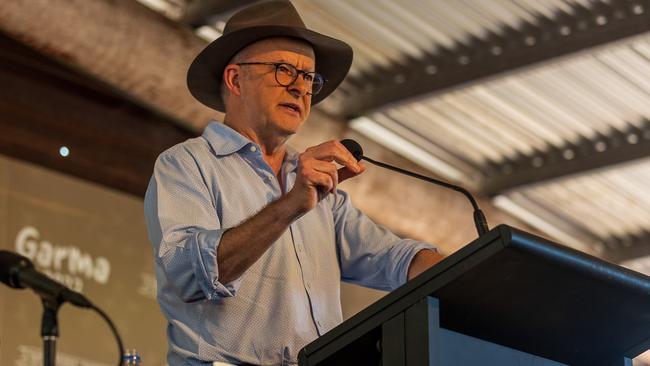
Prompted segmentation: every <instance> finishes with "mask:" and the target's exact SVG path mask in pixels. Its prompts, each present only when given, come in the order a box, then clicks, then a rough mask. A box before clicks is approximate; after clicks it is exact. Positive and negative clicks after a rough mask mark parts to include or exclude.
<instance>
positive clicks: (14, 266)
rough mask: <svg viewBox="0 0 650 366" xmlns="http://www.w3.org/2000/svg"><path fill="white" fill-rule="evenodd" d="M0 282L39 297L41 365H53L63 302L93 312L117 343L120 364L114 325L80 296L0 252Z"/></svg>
mask: <svg viewBox="0 0 650 366" xmlns="http://www.w3.org/2000/svg"><path fill="white" fill-rule="evenodd" d="M0 282H3V283H4V284H6V285H7V286H9V287H13V288H18V289H22V288H25V287H29V288H31V289H32V290H34V291H35V292H36V293H37V294H38V295H39V296H40V297H41V301H42V302H43V317H42V320H41V336H42V338H43V364H44V365H45V366H55V363H56V339H57V337H58V336H59V325H58V320H57V313H58V311H59V308H60V307H61V305H62V304H63V303H65V302H69V303H71V304H73V305H76V306H79V307H82V308H90V309H93V310H94V311H96V312H97V313H98V314H99V315H100V316H101V317H102V318H103V319H104V320H105V321H106V322H107V323H108V326H109V327H110V328H111V331H112V332H113V335H114V336H115V340H116V341H117V346H118V352H119V357H118V363H117V364H118V365H121V364H122V354H124V346H123V345H122V339H121V338H120V335H119V334H118V332H117V329H116V328H115V325H114V324H113V322H112V321H111V320H110V319H109V317H108V315H106V313H104V312H103V311H102V310H101V309H99V308H98V307H96V306H95V305H93V303H91V302H90V301H89V300H88V299H86V297H85V296H84V295H82V294H80V293H78V292H76V291H72V290H71V289H69V288H67V287H65V286H64V285H62V284H60V283H58V282H57V281H54V280H52V279H50V278H49V277H47V276H46V275H44V274H42V273H40V272H38V271H37V270H36V269H35V268H34V264H33V263H32V262H31V261H30V260H29V259H28V258H26V257H24V256H22V255H20V254H16V253H13V252H9V251H6V250H0Z"/></svg>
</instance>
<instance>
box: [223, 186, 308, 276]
mask: <svg viewBox="0 0 650 366" xmlns="http://www.w3.org/2000/svg"><path fill="white" fill-rule="evenodd" d="M300 214H301V213H300V212H299V211H298V210H296V209H295V205H293V204H292V202H291V198H290V197H289V196H287V195H285V196H282V197H281V198H280V199H278V200H277V201H274V202H272V203H270V204H269V205H268V206H266V207H265V208H264V209H262V210H261V211H260V212H258V213H257V214H255V215H254V216H252V217H250V218H248V219H247V220H246V221H244V222H243V223H241V224H239V225H238V226H236V227H234V228H231V229H229V230H227V231H226V232H224V234H223V236H222V237H221V242H220V243H219V247H218V248H217V265H218V267H219V282H221V283H224V284H225V283H228V282H230V281H232V280H235V279H237V278H238V277H239V276H241V275H242V274H243V273H244V272H245V271H246V270H247V269H248V268H249V267H250V266H252V265H253V264H254V263H255V262H256V261H257V260H258V259H259V258H260V257H261V256H262V254H264V252H265V251H266V250H267V249H268V248H269V247H270V246H271V245H272V244H273V243H274V242H275V241H276V240H278V238H280V236H281V235H282V233H284V232H285V231H286V230H287V228H288V227H289V225H291V223H292V222H293V221H294V220H296V219H297V218H298V217H299V216H300Z"/></svg>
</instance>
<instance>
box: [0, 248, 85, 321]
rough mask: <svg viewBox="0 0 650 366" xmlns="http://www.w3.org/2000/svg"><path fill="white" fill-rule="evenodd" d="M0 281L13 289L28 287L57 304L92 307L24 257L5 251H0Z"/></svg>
mask: <svg viewBox="0 0 650 366" xmlns="http://www.w3.org/2000/svg"><path fill="white" fill-rule="evenodd" d="M0 281H2V282H3V283H4V284H6V285H7V286H9V287H13V288H19V289H21V288H25V287H29V288H31V289H32V290H34V291H35V292H36V293H37V294H39V295H40V296H41V297H43V298H46V299H51V300H54V301H57V302H59V303H63V302H69V303H71V304H73V305H76V306H79V307H83V308H90V307H93V305H92V303H91V302H90V301H88V299H86V297H85V296H84V295H82V294H80V293H78V292H76V291H72V290H70V289H69V288H67V287H65V286H64V285H62V284H60V283H58V282H57V281H54V280H53V279H51V278H49V277H47V276H46V275H44V274H42V273H40V272H38V271H37V270H36V269H35V268H34V264H33V263H32V262H31V261H30V260H29V259H27V258H26V257H23V256H22V255H20V254H16V253H13V252H9V251H6V250H0Z"/></svg>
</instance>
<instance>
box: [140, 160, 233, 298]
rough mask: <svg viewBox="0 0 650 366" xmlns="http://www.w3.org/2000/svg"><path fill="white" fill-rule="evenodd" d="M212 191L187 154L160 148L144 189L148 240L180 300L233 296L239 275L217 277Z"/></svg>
mask: <svg viewBox="0 0 650 366" xmlns="http://www.w3.org/2000/svg"><path fill="white" fill-rule="evenodd" d="M217 199H218V197H214V196H213V194H212V193H211V190H210V189H209V188H208V184H207V182H206V181H205V178H204V176H203V174H202V172H201V170H200V168H199V167H198V165H197V164H196V162H195V160H194V159H193V157H192V155H191V154H190V153H189V152H187V151H185V150H183V149H182V148H176V149H175V150H174V151H173V153H172V152H170V151H169V150H168V151H167V152H165V153H163V154H161V155H160V156H159V157H158V159H157V161H156V164H155V166H154V172H153V175H152V177H151V180H150V182H149V187H148V188H147V193H146V195H145V202H144V209H145V219H146V222H147V231H148V235H149V240H150V241H151V243H152V244H153V248H154V255H155V258H156V265H157V266H158V267H159V268H158V269H159V271H158V273H161V272H162V274H163V275H164V276H165V279H166V281H165V283H166V284H167V285H168V286H170V287H171V288H172V289H173V291H174V293H176V294H177V296H179V297H180V298H181V299H182V300H183V301H186V302H191V301H198V300H203V299H208V300H214V299H218V298H222V297H230V296H233V295H234V294H235V292H236V289H237V287H238V285H239V280H235V281H232V282H230V283H227V284H222V283H221V282H219V267H218V265H217V248H218V246H219V244H220V242H221V237H222V235H223V233H224V232H225V231H226V230H227V229H226V228H222V227H221V222H220V219H219V217H218V214H217V210H216V202H217Z"/></svg>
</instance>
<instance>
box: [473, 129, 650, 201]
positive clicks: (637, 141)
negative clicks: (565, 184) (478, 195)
mask: <svg viewBox="0 0 650 366" xmlns="http://www.w3.org/2000/svg"><path fill="white" fill-rule="evenodd" d="M648 157H650V121H648V120H645V121H644V122H643V123H642V124H641V125H640V126H633V125H629V126H628V128H627V129H626V130H624V131H614V132H611V133H610V134H609V135H599V136H598V137H596V138H594V139H583V140H582V141H580V142H578V143H576V144H573V143H569V142H567V144H566V145H565V146H563V147H560V148H558V147H550V148H549V149H548V150H546V151H537V152H536V153H534V154H532V155H528V156H526V155H520V156H519V157H518V158H516V159H514V160H510V161H504V162H501V163H499V164H492V165H491V166H490V168H489V169H488V171H487V174H486V177H487V178H486V180H485V181H483V183H482V185H481V189H480V191H481V192H482V193H484V194H487V195H490V196H494V195H497V194H500V193H503V192H506V191H508V190H511V189H513V188H516V187H520V186H523V185H527V184H532V183H540V182H543V181H546V180H550V179H555V178H560V177H565V176H569V175H573V174H579V173H584V172H587V171H590V170H594V169H599V168H606V167H610V166H611V165H613V164H620V163H625V162H629V161H632V160H636V159H642V158H648Z"/></svg>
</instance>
